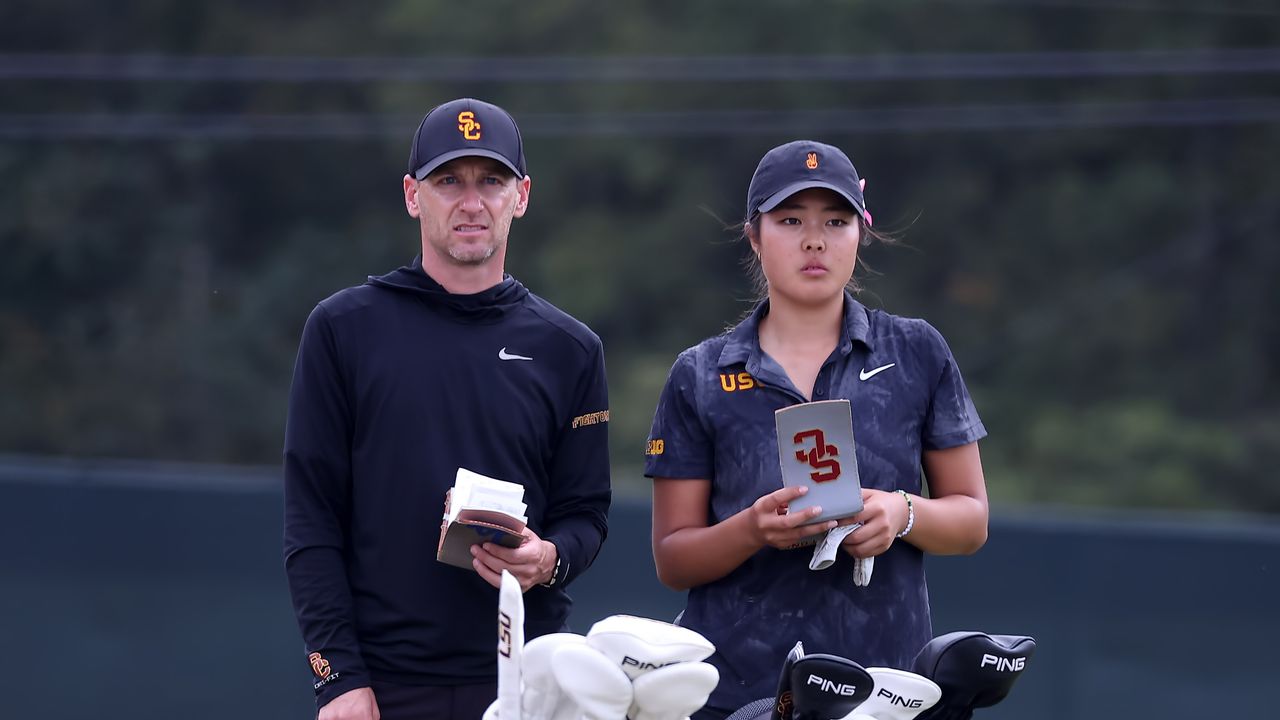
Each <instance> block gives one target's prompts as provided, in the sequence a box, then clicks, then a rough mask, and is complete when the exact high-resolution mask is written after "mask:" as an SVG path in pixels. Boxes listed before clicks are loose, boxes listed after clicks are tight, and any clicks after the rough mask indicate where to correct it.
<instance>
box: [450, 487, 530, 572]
mask: <svg viewBox="0 0 1280 720" xmlns="http://www.w3.org/2000/svg"><path fill="white" fill-rule="evenodd" d="M526 509H528V508H527V506H526V505H525V504H524V486H522V485H517V484H516V483H511V482H506V481H505V480H496V479H494V478H491V477H486V476H484V475H481V474H480V473H475V472H471V471H470V470H468V469H466V468H458V474H457V476H456V477H455V478H454V481H453V487H452V488H450V489H449V492H447V493H445V496H444V519H443V521H442V522H441V523H440V545H439V547H437V548H436V559H437V560H439V561H440V562H443V563H448V564H450V565H456V566H458V567H460V568H465V569H467V570H470V569H472V567H471V546H472V545H475V544H476V543H484V542H493V543H498V544H499V545H505V546H507V547H518V546H519V545H520V542H521V540H522V539H523V535H522V533H523V532H524V525H525V523H526V522H527V521H528V520H529V518H527V517H526V516H525V514H524V513H525V510H526Z"/></svg>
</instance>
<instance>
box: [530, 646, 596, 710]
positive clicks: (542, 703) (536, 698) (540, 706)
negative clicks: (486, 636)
mask: <svg viewBox="0 0 1280 720" xmlns="http://www.w3.org/2000/svg"><path fill="white" fill-rule="evenodd" d="M586 641H587V639H586V638H584V637H583V636H581V635H578V634H576V633H551V634H550V635H543V636H541V637H536V638H534V639H532V640H530V641H529V642H527V643H525V646H524V657H523V658H522V661H521V681H522V688H523V690H522V692H521V693H520V707H521V709H522V710H523V711H524V720H577V718H578V717H580V716H581V715H582V711H581V710H580V709H579V708H578V705H577V703H575V702H574V701H573V699H572V698H570V697H569V696H568V695H566V694H565V692H564V691H563V690H562V689H561V688H560V683H559V682H557V681H556V676H555V674H554V673H553V672H552V670H551V665H552V659H553V657H554V655H555V651H556V649H557V648H561V647H564V646H565V645H582V644H583V643H585V642H586Z"/></svg>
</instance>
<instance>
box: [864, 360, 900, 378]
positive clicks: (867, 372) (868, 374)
mask: <svg viewBox="0 0 1280 720" xmlns="http://www.w3.org/2000/svg"><path fill="white" fill-rule="evenodd" d="M897 364H898V363H889V364H888V365H881V366H880V367H878V368H876V369H875V370H867V369H865V368H863V369H862V370H860V371H859V372H858V379H859V380H870V379H871V378H873V377H875V376H876V375H879V374H880V373H882V372H884V371H885V370H888V369H889V368H891V367H893V366H894V365H897Z"/></svg>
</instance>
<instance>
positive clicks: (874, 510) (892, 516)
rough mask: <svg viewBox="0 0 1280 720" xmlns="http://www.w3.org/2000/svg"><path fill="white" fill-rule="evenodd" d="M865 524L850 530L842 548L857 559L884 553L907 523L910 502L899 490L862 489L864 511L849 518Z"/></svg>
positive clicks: (841, 545)
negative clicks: (908, 502)
mask: <svg viewBox="0 0 1280 720" xmlns="http://www.w3.org/2000/svg"><path fill="white" fill-rule="evenodd" d="M849 520H850V521H851V522H860V523H862V527H860V528H858V529H857V530H854V531H853V532H851V533H849V536H848V537H846V538H845V539H844V542H842V543H841V544H840V547H841V548H842V549H843V550H844V551H845V552H847V553H849V554H850V555H852V556H853V557H856V558H869V557H875V556H876V555H880V554H881V553H883V552H884V551H885V550H888V549H889V546H890V545H892V544H893V541H894V540H896V539H897V537H898V533H899V532H902V529H903V528H904V527H906V524H907V502H906V500H904V499H903V498H902V495H900V494H899V493H897V492H885V491H884V490H872V489H871V488H863V489H862V512H859V513H858V514H857V515H854V516H853V517H852V518H849Z"/></svg>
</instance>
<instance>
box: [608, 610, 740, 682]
mask: <svg viewBox="0 0 1280 720" xmlns="http://www.w3.org/2000/svg"><path fill="white" fill-rule="evenodd" d="M587 644H588V645H590V646H591V647H593V648H595V649H596V650H599V651H600V652H601V653H603V654H604V655H605V657H607V658H609V659H610V660H612V661H613V662H614V663H615V664H616V665H617V666H618V667H620V668H622V671H623V672H624V673H626V674H627V677H628V678H630V679H632V680H635V679H636V678H637V677H639V676H641V675H643V674H645V673H647V672H649V671H651V670H655V669H657V668H660V667H662V666H664V665H670V664H671V663H677V662H697V661H699V660H705V659H706V658H708V657H710V655H711V653H713V652H715V650H716V647H715V645H712V644H711V642H710V641H709V640H707V639H706V638H704V637H702V636H701V635H699V634H698V633H696V632H694V631H692V630H690V629H688V628H682V627H680V626H679V625H672V624H671V623H667V622H662V621H660V620H650V619H649V618H642V617H635V616H633V615H611V616H609V617H607V618H605V619H603V620H601V621H599V622H597V623H596V624H595V625H592V626H591V630H590V631H588V632H587Z"/></svg>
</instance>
